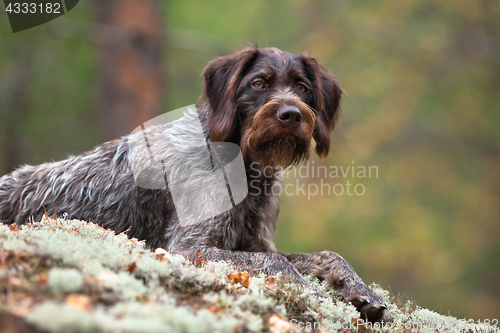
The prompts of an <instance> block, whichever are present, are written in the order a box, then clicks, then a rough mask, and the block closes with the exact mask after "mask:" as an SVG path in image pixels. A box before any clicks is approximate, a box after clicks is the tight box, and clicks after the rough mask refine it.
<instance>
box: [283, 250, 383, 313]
mask: <svg viewBox="0 0 500 333" xmlns="http://www.w3.org/2000/svg"><path fill="white" fill-rule="evenodd" d="M280 254H281V255H283V256H284V257H285V258H287V259H288V261H289V262H290V263H291V264H292V265H293V266H294V267H295V268H296V269H297V270H298V271H299V272H300V273H301V274H308V275H311V276H314V277H317V278H318V279H320V280H325V281H327V282H328V283H329V284H330V285H331V286H332V288H334V289H335V290H337V291H338V292H339V294H340V295H341V296H342V297H344V299H345V300H346V302H351V303H352V304H353V305H354V306H355V307H356V308H357V309H358V311H359V312H360V313H361V316H362V318H363V319H368V320H369V321H377V320H380V319H381V318H382V316H383V314H384V310H385V309H387V306H386V305H385V303H384V300H383V299H382V297H381V296H380V295H378V294H377V293H375V292H374V291H373V290H371V289H370V288H369V287H367V286H366V285H365V284H364V283H363V281H362V280H361V278H360V277H359V276H358V275H357V274H356V272H355V271H354V269H353V268H352V267H351V265H349V264H348V263H347V261H346V260H345V259H344V258H342V257H341V256H340V255H338V254H337V253H335V252H330V251H323V252H318V253H280Z"/></svg>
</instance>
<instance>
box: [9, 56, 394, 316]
mask: <svg viewBox="0 0 500 333" xmlns="http://www.w3.org/2000/svg"><path fill="white" fill-rule="evenodd" d="M276 69H279V70H278V71H277V72H276V73H278V72H279V73H282V74H284V75H285V74H286V75H289V76H292V75H294V76H293V77H296V76H299V77H300V75H302V76H303V80H304V81H306V83H305V85H307V86H308V87H309V89H310V91H306V92H304V93H298V92H296V91H295V90H293V89H295V88H294V87H292V86H291V84H290V83H289V81H290V80H288V81H287V77H285V78H284V79H283V80H281V81H279V80H278V76H277V75H281V74H276V73H275V74H273V73H274V72H271V74H269V75H271V77H272V75H275V77H276V78H275V79H272V78H270V79H267V77H266V80H269V82H268V81H266V85H268V86H266V91H264V90H263V89H260V90H257V88H254V87H253V86H252V82H251V81H248V82H247V81H246V80H247V78H249V77H250V76H251V75H253V74H255V73H259V72H263V71H266V70H267V71H273V70H276ZM204 75H205V89H206V90H205V99H206V100H207V101H205V102H204V103H203V104H201V105H200V106H199V107H198V112H197V113H196V112H194V113H191V114H188V115H186V116H185V117H186V118H185V119H184V120H183V119H181V120H179V121H176V122H175V123H172V124H170V125H166V126H169V131H170V132H169V133H170V134H171V135H172V137H171V139H172V140H174V139H175V140H178V141H179V142H181V143H182V145H183V147H185V150H184V151H183V155H182V156H183V160H179V159H177V158H176V156H179V154H176V153H175V152H173V151H171V148H170V147H171V146H169V145H165V149H164V151H163V152H162V154H163V159H164V161H165V163H166V170H167V172H176V170H181V169H182V168H183V163H185V161H186V159H187V160H189V161H191V162H190V163H192V164H195V165H196V163H200V162H199V161H202V160H206V158H207V156H208V155H209V154H210V153H211V152H210V149H209V148H206V147H207V145H206V143H207V142H208V143H209V142H210V139H209V137H210V138H211V139H213V138H216V140H217V141H228V142H235V143H237V144H240V145H241V147H242V151H243V152H244V154H243V155H244V160H245V169H246V172H247V180H248V181H254V182H253V183H252V184H253V185H252V186H249V195H248V196H247V197H246V199H244V200H243V202H241V203H240V204H238V205H236V206H235V207H234V208H233V209H230V210H229V211H227V212H225V213H223V214H221V215H218V216H216V217H214V218H210V219H207V220H203V221H201V222H196V223H193V224H189V225H181V224H180V223H179V221H178V218H177V215H176V212H175V207H174V204H173V200H172V197H171V195H170V193H169V192H168V191H165V190H151V189H144V188H141V187H138V186H137V185H136V183H135V181H134V177H133V174H132V171H131V168H130V162H129V154H130V151H129V146H128V144H127V142H128V141H129V140H132V141H133V140H135V139H137V138H134V137H133V136H132V137H123V138H121V139H119V140H115V141H111V142H107V143H104V144H103V145H100V146H98V147H96V148H95V149H94V150H91V151H89V152H86V153H84V154H81V155H78V156H72V157H70V158H68V159H66V160H64V161H59V162H52V163H45V164H42V165H38V166H23V167H21V168H19V169H17V170H15V171H14V172H12V173H10V174H8V175H5V176H3V177H2V178H0V222H2V223H6V224H11V223H16V224H19V225H21V224H23V223H26V222H28V220H29V219H30V218H31V217H34V220H35V221H38V220H40V219H41V218H42V216H43V214H44V207H45V208H46V210H47V212H48V214H49V215H52V214H54V211H55V209H56V205H57V213H58V215H62V214H64V213H66V214H68V216H69V217H70V218H76V219H81V220H85V221H92V222H95V223H97V224H99V225H101V226H103V227H105V228H110V229H112V230H114V231H116V232H122V231H125V230H127V229H129V228H130V227H131V229H130V231H128V235H129V236H131V237H136V238H138V239H144V240H146V242H147V244H148V245H149V246H151V247H152V248H156V247H163V248H165V249H167V250H168V251H170V252H172V253H180V254H183V255H185V256H187V257H189V258H190V259H194V256H195V253H196V251H200V250H201V251H203V254H204V256H205V258H207V259H210V260H227V261H229V262H233V263H236V264H238V265H240V267H242V268H244V269H247V270H249V271H254V272H258V271H263V272H267V273H277V272H285V273H288V274H290V275H291V276H292V277H293V278H294V279H295V280H296V281H297V282H299V283H301V284H302V285H304V286H306V287H308V288H311V289H312V287H311V286H310V285H309V284H308V283H307V282H306V280H305V279H304V278H303V277H302V275H301V274H311V275H313V276H316V277H318V278H319V279H323V280H326V281H328V282H329V283H330V284H331V285H332V287H333V288H335V289H337V290H338V291H339V292H340V294H341V295H342V296H344V298H345V299H346V301H350V302H352V303H353V304H354V305H355V306H356V307H357V308H358V310H359V311H360V312H361V314H362V316H364V317H367V318H368V319H370V320H379V319H380V318H381V317H382V315H383V312H384V309H385V305H384V303H383V300H382V298H381V297H380V296H379V295H378V294H376V293H374V292H373V291H372V290H371V289H370V288H368V287H367V286H366V285H365V284H364V283H363V282H362V280H361V279H360V278H359V277H358V275H357V274H356V273H355V271H354V270H353V269H352V267H351V266H350V265H349V264H348V263H347V262H346V261H345V260H344V259H343V258H342V257H341V256H339V255H338V254H336V253H333V252H320V253H313V254H285V253H278V252H276V248H275V246H274V244H273V242H272V236H273V234H274V231H275V228H276V221H277V216H278V211H279V200H278V197H277V196H276V195H272V194H271V195H269V193H272V191H269V190H267V191H265V190H264V189H265V188H266V187H267V188H271V187H272V186H273V185H274V184H276V183H277V182H279V181H280V179H279V178H278V176H276V174H275V173H270V174H263V173H261V172H258V171H257V170H255V169H254V168H251V167H250V164H251V163H252V162H255V160H256V159H258V157H259V156H264V155H262V152H263V150H265V149H270V150H269V151H271V152H273V156H271V158H269V157H270V156H269V154H268V156H267V157H263V160H266V161H285V160H286V161H289V163H295V162H297V161H298V160H302V159H304V158H307V156H308V155H309V150H310V147H309V143H310V142H309V141H310V140H311V138H312V137H314V139H315V140H316V142H317V145H316V150H317V152H318V153H319V154H320V155H322V156H325V155H326V154H327V153H328V149H329V140H330V138H329V136H330V133H331V131H332V130H333V127H334V121H335V120H334V118H335V117H337V116H338V113H339V110H338V109H339V108H340V95H341V89H340V87H339V86H338V84H337V83H336V81H335V79H334V77H333V76H332V75H331V74H329V73H328V72H326V71H325V70H324V69H323V68H322V67H321V66H319V65H318V64H317V63H316V61H315V60H314V59H313V58H312V57H310V56H309V55H308V54H300V55H290V54H288V53H285V52H281V51H279V50H277V49H272V48H271V49H264V50H258V49H257V48H256V47H251V48H249V49H245V50H243V51H240V52H239V53H236V54H233V55H229V56H227V57H223V58H219V59H217V60H215V61H214V62H212V63H211V64H209V66H208V67H207V68H206V69H205V72H204ZM272 80H274V81H272ZM228 100H231V101H232V102H231V103H229V102H228ZM277 101H278V102H277ZM226 102H227V103H226ZM283 105H285V106H286V107H289V106H290V105H292V106H294V105H296V106H297V108H298V110H300V111H301V112H302V114H303V115H304V116H305V117H307V116H309V118H306V119H305V120H304V121H303V122H302V123H301V124H300V126H301V127H298V128H297V129H294V131H296V132H299V130H303V135H302V136H301V137H299V134H297V136H298V139H297V140H296V141H293V144H290V142H291V141H286V140H287V139H283V140H281V141H279V140H277V141H272V140H274V137H272V136H271V138H270V139H269V137H268V136H269V135H275V136H276V137H279V135H281V134H280V133H282V132H283V133H284V131H288V132H290V128H288V129H287V128H282V127H280V126H281V125H280V123H279V121H278V120H276V119H275V118H276V116H275V115H274V114H275V113H276V110H275V109H272V108H282V107H283ZM223 109H225V110H226V111H221V110H223ZM280 110H281V109H278V112H280ZM266 112H267V113H266ZM236 114H238V115H239V116H237V115H236ZM269 115H270V117H271V118H267V120H266V118H265V117H266V116H269ZM189 117H199V119H200V121H201V123H202V126H203V127H204V128H205V129H206V131H207V135H206V138H205V139H206V142H197V141H196V140H195V139H194V138H195V135H193V133H192V131H193V129H192V128H190V127H189V126H188V125H186V124H188V123H189V122H186V121H185V120H186V119H188V118H189ZM273 117H274V118H273ZM313 117H314V118H313ZM269 119H271V120H269ZM256 124H257V125H256ZM255 126H258V127H257V128H256V127H255ZM266 126H268V127H266ZM263 127H266V128H264V129H263ZM164 129H165V128H161V127H159V128H151V129H149V131H150V135H154V133H153V132H154V131H160V132H161V131H163V130H164ZM313 130H314V132H313ZM280 131H281V132H280ZM288 132H286V133H288ZM294 133H295V132H294ZM254 134H255V135H254ZM136 135H138V134H136ZM294 135H295V134H294ZM301 140H302V141H301ZM308 140H309V141H308ZM268 142H271V144H274V146H272V145H271V146H269V145H268V146H263V147H261V146H259V145H260V144H261V143H262V144H264V143H268ZM280 145H281V146H280ZM200 147H205V148H206V149H201V148H200ZM270 147H271V148H270ZM299 150H300V151H299ZM280 152H283V153H282V154H284V155H283V156H277V155H279V154H280ZM146 154H147V152H144V156H142V157H143V158H145V159H146V156H145V155H146ZM276 156H277V158H275V157H276ZM142 157H141V156H136V157H135V158H139V159H140V158H142ZM144 163H147V162H144ZM276 163H278V162H276ZM210 171H211V170H206V168H203V167H202V166H201V165H200V168H199V175H198V174H197V177H200V178H203V177H205V179H207V180H208V182H210ZM256 179H257V180H258V184H259V188H260V189H261V191H260V193H257V192H255V191H253V192H252V188H254V187H255V180H256ZM193 205H197V207H199V209H200V210H203V209H204V206H203V205H204V203H202V202H195V203H193ZM205 209H206V208H205Z"/></svg>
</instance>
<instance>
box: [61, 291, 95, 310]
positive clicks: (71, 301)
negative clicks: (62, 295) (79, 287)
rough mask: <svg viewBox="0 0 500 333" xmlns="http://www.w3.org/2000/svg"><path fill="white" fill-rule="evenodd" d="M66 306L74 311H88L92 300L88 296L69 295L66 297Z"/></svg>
mask: <svg viewBox="0 0 500 333" xmlns="http://www.w3.org/2000/svg"><path fill="white" fill-rule="evenodd" d="M66 304H67V305H68V306H69V307H71V308H73V309H76V310H83V311H90V310H91V305H92V299H91V298H90V296H88V295H83V294H69V295H68V296H66Z"/></svg>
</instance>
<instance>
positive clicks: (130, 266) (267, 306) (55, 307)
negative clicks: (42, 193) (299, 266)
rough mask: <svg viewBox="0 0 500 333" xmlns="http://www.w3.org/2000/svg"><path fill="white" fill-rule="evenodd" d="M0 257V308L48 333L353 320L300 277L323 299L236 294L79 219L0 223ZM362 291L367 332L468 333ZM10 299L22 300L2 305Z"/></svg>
mask: <svg viewBox="0 0 500 333" xmlns="http://www.w3.org/2000/svg"><path fill="white" fill-rule="evenodd" d="M0 251H3V252H2V253H4V254H3V256H4V257H5V258H6V260H5V263H6V264H5V265H4V267H3V268H0V279H1V281H14V282H15V283H14V285H9V283H10V282H7V283H2V282H0V291H2V292H0V304H3V305H0V310H3V311H8V312H12V313H17V314H18V315H19V313H20V312H19V308H22V307H23V306H24V310H25V311H26V315H25V320H27V321H28V322H30V323H32V324H33V325H35V326H36V327H38V328H40V329H43V330H46V331H50V332H69V331H71V332H236V331H238V332H240V331H243V332H261V331H267V330H268V328H269V327H268V320H269V318H270V316H271V315H277V316H279V317H282V318H287V319H289V320H291V323H293V324H292V326H291V328H297V329H299V328H303V329H304V330H305V331H312V330H313V329H319V328H326V329H328V328H329V329H330V330H333V331H337V330H339V329H343V328H347V329H349V330H356V327H354V326H352V321H353V320H354V321H356V320H358V319H359V313H358V312H357V311H356V309H355V308H354V307H353V306H352V305H350V304H346V303H344V302H342V301H341V298H339V297H338V295H337V294H336V292H335V291H334V290H333V289H331V288H330V286H329V285H328V284H327V283H326V282H321V281H319V280H318V279H315V278H312V277H308V276H306V279H307V280H308V281H309V283H311V285H312V286H313V287H314V288H315V289H316V290H317V291H319V292H320V293H321V294H322V295H324V296H325V297H324V298H318V297H316V296H315V295H313V293H312V292H311V290H309V289H307V288H303V287H302V286H300V285H297V284H296V283H294V282H293V281H291V279H290V278H289V277H287V276H282V275H281V274H278V275H277V276H276V277H275V279H272V280H269V279H268V277H267V276H265V275H262V274H259V275H256V276H250V283H249V286H248V288H245V287H244V286H242V285H241V284H240V283H236V284H232V283H231V282H230V281H229V279H228V275H230V274H234V273H238V272H239V269H238V268H237V267H235V266H233V265H230V264H228V263H225V262H207V263H205V264H204V265H203V267H201V268H200V267H195V266H194V265H192V264H191V263H189V262H188V261H187V260H186V259H185V258H184V257H182V256H179V255H174V256H172V258H171V260H170V261H163V262H162V261H160V260H158V258H156V256H155V255H154V254H153V253H152V251H151V250H150V249H148V248H147V247H146V246H145V244H144V243H143V242H139V241H137V240H135V239H129V238H128V237H127V236H126V235H125V234H119V235H116V234H115V233H114V232H113V231H109V230H105V229H103V228H101V227H98V226H96V225H94V224H92V223H85V222H82V221H76V220H64V219H57V220H53V219H50V220H44V221H43V222H41V223H33V224H29V225H25V226H22V227H20V228H19V230H16V228H13V229H12V230H10V228H9V226H6V225H2V224H0ZM5 253H7V256H5ZM15 258H22V259H23V261H19V260H17V259H15ZM43 274H46V275H47V281H46V282H45V283H44V282H43V278H42V277H43ZM12 279H14V280H12ZM19 281H21V282H19ZM371 287H372V288H373V289H374V290H375V291H376V292H378V293H379V294H381V295H382V297H383V298H384V301H385V302H386V304H387V305H388V310H387V311H386V312H387V314H386V316H385V318H384V320H385V322H384V326H383V328H382V329H380V328H375V329H376V331H384V332H387V331H391V330H396V329H404V328H405V327H411V328H418V329H420V331H421V332H424V331H426V330H429V331H430V330H433V331H435V329H436V328H438V329H439V331H442V332H455V331H466V330H467V329H468V328H470V327H467V326H466V323H465V322H464V321H459V320H457V319H455V318H453V317H448V316H442V315H439V314H437V313H435V312H432V311H429V310H425V309H421V308H418V307H417V306H416V305H414V304H413V303H402V304H400V303H398V302H395V300H394V298H393V297H392V296H391V295H390V293H389V292H387V291H385V290H383V289H382V288H380V287H379V286H377V285H372V286H371ZM3 291H5V292H3ZM12 291H14V292H19V294H21V295H29V296H27V297H28V298H29V299H30V301H26V299H25V300H24V301H22V300H20V301H19V302H18V303H16V299H14V298H11V299H9V301H8V302H7V301H6V297H7V296H6V295H7V294H8V293H12ZM70 293H79V294H84V295H87V296H84V298H83V299H86V300H87V302H88V303H89V304H83V305H80V306H78V304H77V305H76V306H75V304H72V303H71V302H67V299H66V296H67V295H68V294H70ZM85 297H87V298H85ZM74 299H76V300H78V299H79V298H74ZM80 299H81V298H80ZM16 309H17V310H16ZM14 310H16V311H17V312H16V311H14ZM21 313H23V312H22V311H21ZM299 325H302V326H299ZM482 329H483V331H484V330H485V329H484V328H482ZM299 330H300V329H299Z"/></svg>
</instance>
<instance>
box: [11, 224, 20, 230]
mask: <svg viewBox="0 0 500 333" xmlns="http://www.w3.org/2000/svg"><path fill="white" fill-rule="evenodd" d="M9 230H10V231H12V232H16V231H19V227H18V226H17V224H15V223H12V224H11V225H10V226H9Z"/></svg>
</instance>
